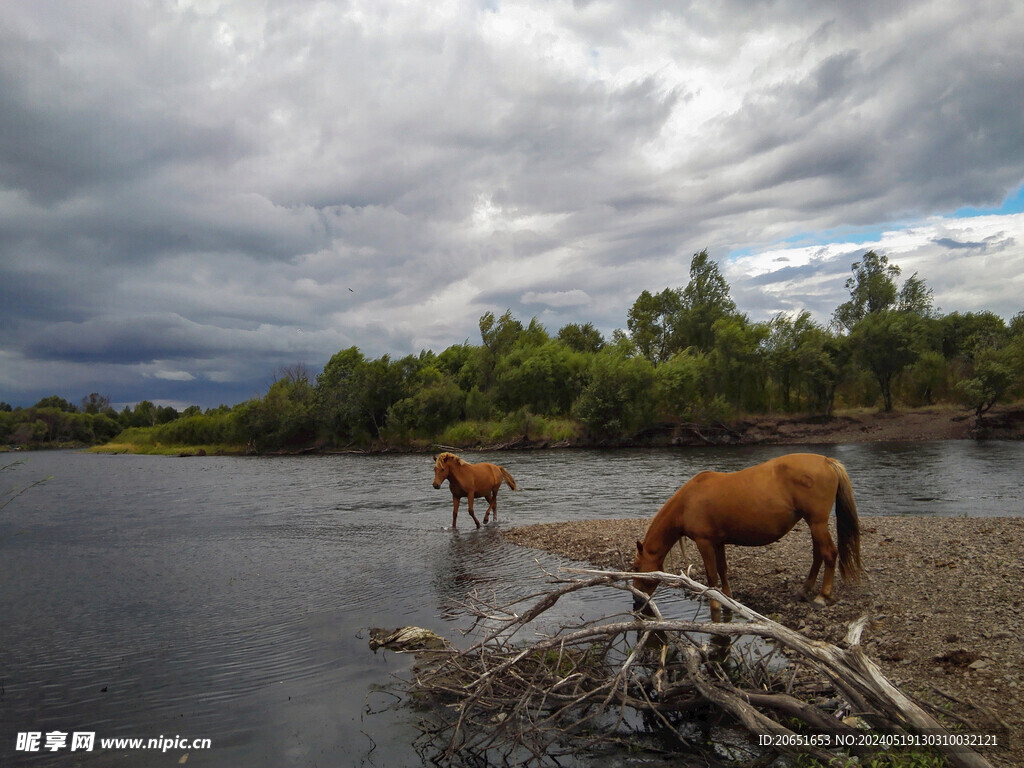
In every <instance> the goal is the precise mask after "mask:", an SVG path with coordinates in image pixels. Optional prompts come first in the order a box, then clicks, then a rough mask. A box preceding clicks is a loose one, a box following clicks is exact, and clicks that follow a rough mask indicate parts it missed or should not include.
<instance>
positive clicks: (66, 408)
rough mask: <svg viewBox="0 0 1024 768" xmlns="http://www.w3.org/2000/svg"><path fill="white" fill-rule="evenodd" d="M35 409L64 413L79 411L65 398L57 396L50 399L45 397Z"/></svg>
mask: <svg viewBox="0 0 1024 768" xmlns="http://www.w3.org/2000/svg"><path fill="white" fill-rule="evenodd" d="M33 408H52V409H55V410H58V411H63V412H64V413H74V412H75V411H77V410H78V409H77V408H75V406H73V405H72V404H71V403H69V402H68V401H67V400H65V399H64V398H63V397H57V395H50V396H49V397H44V398H43V399H42V400H40V401H39V402H38V403H36V404H35V405H34V406H33Z"/></svg>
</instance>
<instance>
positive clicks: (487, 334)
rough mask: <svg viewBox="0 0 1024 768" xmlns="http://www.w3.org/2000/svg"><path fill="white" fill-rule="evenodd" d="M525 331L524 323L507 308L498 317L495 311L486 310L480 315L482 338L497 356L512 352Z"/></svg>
mask: <svg viewBox="0 0 1024 768" xmlns="http://www.w3.org/2000/svg"><path fill="white" fill-rule="evenodd" d="M523 331H524V328H523V324H522V323H521V322H519V321H518V320H516V319H515V318H514V317H513V316H512V310H505V314H503V315H502V316H501V317H500V318H498V319H495V317H494V313H493V312H485V313H484V314H483V315H482V316H481V317H480V338H481V339H482V340H483V343H484V346H485V347H486V348H487V350H488V351H489V352H490V353H491V354H492V355H494V357H495V358H498V357H501V356H502V355H506V354H508V353H509V352H511V351H512V347H513V346H514V345H515V343H516V341H517V340H518V338H519V336H520V335H521V334H522V333H523Z"/></svg>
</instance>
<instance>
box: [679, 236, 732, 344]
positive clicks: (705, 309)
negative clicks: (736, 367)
mask: <svg viewBox="0 0 1024 768" xmlns="http://www.w3.org/2000/svg"><path fill="white" fill-rule="evenodd" d="M681 296H682V307H681V309H680V311H679V313H678V315H677V317H676V319H675V323H674V325H675V333H676V335H677V337H678V340H677V348H678V349H685V348H686V347H696V348H697V349H698V350H700V351H701V352H710V351H711V349H712V348H713V347H714V345H715V331H714V328H715V324H716V323H717V322H718V321H720V320H726V319H729V318H732V317H735V316H736V315H737V314H738V313H737V310H736V303H735V302H734V301H733V300H732V296H730V294H729V283H727V282H726V280H725V277H723V276H722V273H721V271H720V270H719V268H718V264H716V263H715V261H714V260H713V259H712V258H711V256H710V255H708V252H707V250H703V251H701V252H700V253H695V254H693V259H692V260H691V261H690V281H689V282H688V283H687V284H686V287H685V288H684V289H683V290H682V294H681Z"/></svg>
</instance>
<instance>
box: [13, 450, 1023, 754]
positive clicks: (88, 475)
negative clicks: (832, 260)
mask: <svg viewBox="0 0 1024 768" xmlns="http://www.w3.org/2000/svg"><path fill="white" fill-rule="evenodd" d="M795 450H811V451H816V452H825V453H828V454H829V455H832V456H835V457H837V458H838V459H840V460H841V461H842V462H844V464H846V467H847V469H848V471H849V473H850V476H851V478H852V481H853V485H854V489H855V492H856V495H857V502H858V506H859V508H860V512H861V515H862V516H868V515H873V514H886V515H954V516H1004V515H1019V514H1020V502H1019V498H1020V467H1021V466H1024V443H1012V442H989V443H984V442H982V443H977V442H967V441H952V442H935V443H886V444H878V443H875V444H861V445H840V446H828V447H826V448H825V449H824V450H823V449H822V448H821V447H807V448H801V447H798V446H785V447H780V446H771V447H769V446H758V447H745V448H721V449H719V448H715V449H711V448H709V449H677V450H655V451H641V450H623V451H569V450H565V451H548V452H544V451H535V452H509V453H501V454H490V455H484V454H480V453H469V452H467V453H466V454H465V458H467V459H468V460H470V461H481V460H490V461H495V462H497V463H500V464H502V465H504V466H506V467H507V468H508V469H509V470H510V471H511V472H512V474H513V475H515V477H516V479H517V481H518V482H519V484H520V487H521V491H520V492H519V493H512V492H510V491H509V490H508V489H507V488H503V490H502V491H501V493H500V494H499V522H498V524H497V526H494V525H491V526H488V527H486V528H485V529H482V530H479V531H477V530H475V529H474V527H473V522H472V520H471V519H470V518H469V516H468V514H467V513H466V510H465V503H463V505H462V507H463V508H462V511H461V514H460V516H459V523H460V527H459V530H458V531H457V532H453V531H451V530H446V529H445V526H446V525H447V524H448V523H449V522H450V518H451V495H450V494H449V492H448V490H447V485H445V487H444V488H443V489H442V490H440V491H435V490H434V489H433V488H431V485H430V484H431V481H432V479H433V472H432V461H431V459H430V457H429V456H424V455H397V456H361V455H339V456H311V457H288V458H284V457H282V458H228V457H204V458H189V459H177V458H167V457H147V456H101V455H92V454H83V453H77V452H41V453H28V454H4V455H3V457H2V458H0V466H4V465H11V464H12V463H13V462H19V463H17V464H14V465H13V466H9V467H8V468H7V469H5V470H4V471H3V472H0V493H3V495H2V496H0V503H2V502H3V500H8V499H10V503H9V504H8V505H7V506H6V507H4V508H3V509H0V616H2V617H3V618H2V620H0V764H2V765H5V766H6V765H56V766H142V767H147V768H148V767H149V766H166V765H177V764H179V761H180V760H181V759H182V758H183V757H185V756H186V755H187V758H186V764H187V765H189V766H229V765H245V766H249V767H250V768H263V767H266V768H277V767H278V766H283V765H288V766H320V767H321V768H324V767H327V768H347V767H348V766H362V765H366V766H385V767H386V768H395V767H397V766H419V765H421V764H422V760H421V758H420V756H419V755H418V754H417V753H416V752H415V750H414V749H413V748H412V746H411V744H412V741H413V740H414V738H415V737H416V735H417V731H416V729H415V727H414V718H415V715H414V714H413V713H410V712H408V711H406V710H402V709H395V708H394V707H391V706H390V705H391V704H392V703H393V699H392V697H391V696H390V695H389V694H387V693H385V692H382V691H380V690H379V689H380V687H381V686H383V685H386V684H388V683H389V682H390V681H391V680H392V679H393V676H394V675H401V674H402V673H403V672H405V671H406V670H407V668H408V663H409V662H408V657H404V656H396V655H395V654H392V653H387V652H378V653H377V654H374V653H372V652H371V651H370V650H369V648H368V645H367V641H368V634H367V630H368V629H369V628H370V627H398V626H403V625H408V624H416V625H420V626H425V627H428V628H430V629H433V630H435V631H437V632H439V633H440V634H442V635H445V636H446V637H449V638H450V639H452V640H454V641H456V642H459V641H460V638H461V633H460V632H459V630H460V629H463V628H464V627H465V626H466V624H467V622H466V620H465V618H463V617H461V616H460V614H459V613H458V612H455V613H454V614H452V613H449V612H448V609H449V608H451V606H453V605H456V604H458V603H459V602H460V601H461V600H463V599H464V598H465V597H466V595H467V594H468V593H469V592H470V591H471V590H473V589H475V588H480V587H485V588H493V589H494V590H496V591H497V592H499V593H502V594H506V593H507V594H509V595H512V594H516V593H518V592H520V591H523V590H529V591H534V590H536V589H537V588H538V587H539V586H540V582H541V579H542V576H543V574H542V572H541V565H545V566H547V567H550V568H557V567H558V565H559V564H560V563H561V562H562V561H559V560H558V559H556V558H554V557H550V556H546V555H539V554H538V553H537V552H534V551H529V550H523V549H520V548H516V547H512V546H509V545H506V544H504V543H503V542H502V541H501V540H500V538H499V537H498V535H497V533H498V531H499V530H500V529H502V528H506V527H509V526H513V525H525V524H530V523H538V522H551V521H562V520H573V519H590V518H618V517H640V518H649V517H650V516H652V515H653V514H654V512H655V511H656V510H657V508H658V506H659V505H660V504H661V503H662V502H663V501H664V500H665V499H666V498H668V496H670V495H671V494H672V493H673V492H674V491H675V489H676V488H677V487H678V486H679V485H681V484H682V483H683V482H685V481H686V480H687V479H689V478H690V477H691V476H692V475H693V474H695V473H696V472H698V471H700V470H701V469H710V468H713V469H721V470H732V469H739V468H742V467H744V466H748V465H750V464H753V463H756V462H758V461H762V460H764V459H767V458H770V457H772V456H776V455H780V454H782V453H788V452H791V451H795ZM43 478H49V479H47V480H46V482H45V483H43V484H41V485H37V486H35V487H31V488H28V489H27V490H26V491H25V492H24V493H23V494H21V495H20V496H17V497H16V498H13V499H11V493H10V489H13V488H25V487H26V486H28V485H30V484H31V483H32V482H34V481H35V480H39V479H43ZM538 560H539V561H540V564H538V562H537V561H538ZM618 599H619V600H620V601H621V600H624V599H625V598H624V597H623V596H620V597H619V598H618ZM596 602H600V601H596ZM618 609H621V606H618V605H617V604H616V605H606V604H600V605H592V604H583V605H574V604H571V603H570V604H568V605H567V606H566V607H565V608H564V609H563V610H565V611H566V612H575V613H576V614H579V613H581V612H586V611H597V610H618ZM462 642H464V641H462ZM54 732H56V733H66V734H68V737H67V741H66V744H65V745H64V746H59V744H60V740H59V739H58V740H57V742H58V747H59V748H58V749H56V750H54V751H48V750H47V749H46V748H45V747H46V734H48V733H54ZM28 733H39V734H41V737H40V742H39V746H40V747H41V749H40V751H38V752H31V751H26V750H24V749H18V746H26V742H24V739H25V736H22V737H21V738H22V743H21V744H20V745H19V743H18V739H19V736H18V735H19V734H28ZM74 733H84V734H90V733H92V734H95V739H96V741H95V743H94V745H93V749H92V750H88V749H86V748H78V749H75V750H72V749H71V746H72V744H71V742H72V741H73V734H74ZM122 737H124V738H142V739H146V740H148V739H159V738H164V739H166V740H167V741H164V742H160V744H161V745H167V744H168V743H170V744H171V745H170V748H169V749H167V751H166V753H164V752H163V751H161V750H160V749H153V750H146V749H137V748H128V747H127V746H124V747H121V748H116V747H113V746H109V747H108V748H105V749H104V748H101V744H100V740H101V739H112V738H122ZM175 739H178V741H175ZM193 739H209V740H210V748H209V749H202V748H198V747H197V745H194V744H187V743H185V742H186V740H187V741H188V742H191V741H192V740H193ZM199 746H201V745H199Z"/></svg>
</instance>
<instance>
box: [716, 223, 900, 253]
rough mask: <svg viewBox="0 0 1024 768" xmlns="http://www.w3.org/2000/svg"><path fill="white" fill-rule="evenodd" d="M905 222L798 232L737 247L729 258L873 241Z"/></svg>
mask: <svg viewBox="0 0 1024 768" xmlns="http://www.w3.org/2000/svg"><path fill="white" fill-rule="evenodd" d="M900 226H903V224H886V225H885V226H879V225H873V226H870V227H854V226H844V227H835V228H834V229H826V230H821V231H818V232H798V233H797V234H795V235H791V236H790V237H786V238H783V239H781V240H776V241H774V242H771V243H768V244H766V245H758V246H751V247H748V248H737V249H735V250H733V251H730V252H729V256H728V258H730V259H739V258H743V257H744V256H756V255H757V254H759V253H764V252H765V251H781V250H786V249H788V248H813V247H816V246H822V245H833V244H835V243H872V242H877V241H879V240H881V239H882V235H883V234H884V233H885V232H891V231H892V230H893V229H897V228H899V227H900Z"/></svg>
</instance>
